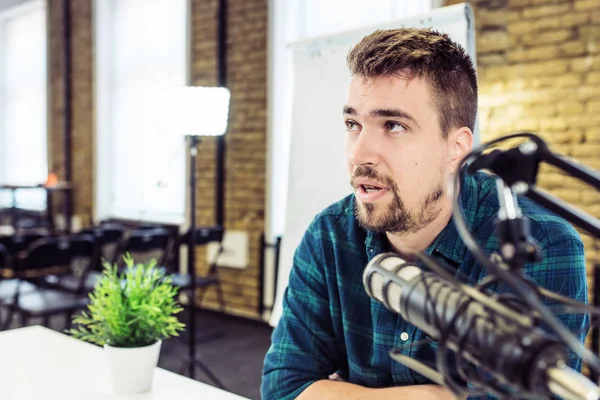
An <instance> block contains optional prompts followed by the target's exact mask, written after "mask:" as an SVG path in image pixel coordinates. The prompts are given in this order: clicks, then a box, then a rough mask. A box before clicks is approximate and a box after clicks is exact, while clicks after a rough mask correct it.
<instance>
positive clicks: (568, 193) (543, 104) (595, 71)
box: [447, 0, 600, 340]
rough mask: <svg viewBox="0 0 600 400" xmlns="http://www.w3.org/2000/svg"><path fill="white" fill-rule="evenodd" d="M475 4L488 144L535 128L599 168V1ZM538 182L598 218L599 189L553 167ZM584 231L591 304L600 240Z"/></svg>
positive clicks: (475, 0) (556, 147)
mask: <svg viewBox="0 0 600 400" xmlns="http://www.w3.org/2000/svg"><path fill="white" fill-rule="evenodd" d="M460 2H462V1H449V2H448V3H447V4H455V3H460ZM469 3H471V5H472V6H473V8H474V11H475V26H476V32H477V36H476V37H477V64H478V65H477V67H478V75H479V85H480V92H479V93H480V101H479V123H480V132H481V135H482V141H484V142H485V141H488V140H491V139H494V138H497V137H500V136H503V135H507V134H509V133H514V132H517V131H532V132H534V133H536V134H538V135H540V136H541V137H542V138H543V139H544V140H545V141H546V142H547V143H548V145H549V146H550V149H551V150H553V151H555V152H557V153H560V154H564V155H567V156H571V157H574V158H575V159H577V160H579V161H580V162H582V163H584V164H586V165H588V166H590V167H593V168H596V169H599V168H600V113H599V110H600V1H597V0H508V1H506V0H472V1H469ZM538 183H539V186H540V187H541V188H543V189H546V190H548V191H549V192H550V193H552V194H554V195H556V196H558V197H559V198H561V199H562V200H565V201H567V202H569V203H570V204H572V205H574V206H575V207H578V208H582V209H583V210H585V211H587V212H589V213H591V214H592V215H593V216H594V217H600V195H599V194H598V192H597V191H596V190H594V189H593V188H591V187H589V186H587V185H585V184H583V183H581V182H580V181H578V180H576V179H574V178H571V177H568V176H565V175H564V174H563V173H561V171H558V170H557V169H554V168H551V167H545V168H543V169H541V171H540V174H539V181H538ZM579 231H580V233H581V234H582V238H583V241H584V244H585V250H586V260H587V263H588V282H589V286H590V300H591V298H592V297H591V294H592V291H591V290H592V288H593V285H594V282H593V280H592V276H591V273H592V266H593V263H598V262H600V242H599V241H598V240H595V239H593V238H591V237H590V236H589V235H587V234H585V232H583V231H581V230H579ZM590 336H591V335H590ZM590 336H588V340H589V339H590Z"/></svg>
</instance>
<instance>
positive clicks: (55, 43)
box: [48, 0, 94, 224]
mask: <svg viewBox="0 0 600 400" xmlns="http://www.w3.org/2000/svg"><path fill="white" fill-rule="evenodd" d="M48 21H49V23H48V30H49V32H48V35H49V41H48V43H49V48H48V58H49V67H50V68H49V73H48V76H49V78H50V82H49V101H50V115H49V118H48V124H49V126H50V138H49V143H48V144H49V153H50V154H49V155H50V157H49V161H50V165H49V171H51V172H55V173H57V174H58V176H59V178H60V179H64V176H65V170H64V158H63V137H64V135H63V110H64V102H63V100H64V99H63V93H64V85H63V50H62V49H63V28H64V22H63V18H62V0H49V1H48ZM70 24H71V25H70V26H71V36H72V39H71V75H72V87H71V93H72V95H71V96H72V97H71V103H72V107H71V116H72V121H71V127H72V148H73V152H72V176H73V183H74V185H75V188H76V189H75V191H74V196H73V214H74V215H77V216H78V217H79V218H80V219H81V221H82V223H84V224H89V223H90V222H91V218H92V204H93V186H92V185H93V162H92V160H93V158H94V151H93V145H92V143H93V141H92V138H93V115H94V113H93V86H92V85H93V76H92V67H93V65H92V64H93V58H92V57H93V51H92V30H91V26H92V5H91V1H90V0H77V1H71V21H70ZM55 197H56V198H55V199H54V203H55V205H59V204H60V202H62V198H61V196H55ZM59 210H60V211H59V212H62V208H61V209H59Z"/></svg>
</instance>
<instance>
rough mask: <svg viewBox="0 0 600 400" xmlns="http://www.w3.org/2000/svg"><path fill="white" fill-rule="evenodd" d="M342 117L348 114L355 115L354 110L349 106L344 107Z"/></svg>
mask: <svg viewBox="0 0 600 400" xmlns="http://www.w3.org/2000/svg"><path fill="white" fill-rule="evenodd" d="M343 111H344V115H346V114H349V115H356V110H355V109H354V108H352V107H350V106H344V110H343Z"/></svg>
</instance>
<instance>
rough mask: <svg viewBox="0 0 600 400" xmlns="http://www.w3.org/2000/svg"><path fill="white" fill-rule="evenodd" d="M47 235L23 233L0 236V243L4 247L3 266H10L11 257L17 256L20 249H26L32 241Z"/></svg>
mask: <svg viewBox="0 0 600 400" xmlns="http://www.w3.org/2000/svg"><path fill="white" fill-rule="evenodd" d="M45 237H48V235H42V234H40V233H25V234H19V235H11V236H0V245H2V246H4V248H5V249H6V254H7V256H8V258H7V261H6V262H7V265H6V266H5V268H11V263H12V262H13V259H14V258H16V257H17V256H18V254H19V253H21V252H22V251H25V250H27V248H28V247H29V246H31V245H32V244H33V243H34V242H37V241H38V240H40V239H43V238H45Z"/></svg>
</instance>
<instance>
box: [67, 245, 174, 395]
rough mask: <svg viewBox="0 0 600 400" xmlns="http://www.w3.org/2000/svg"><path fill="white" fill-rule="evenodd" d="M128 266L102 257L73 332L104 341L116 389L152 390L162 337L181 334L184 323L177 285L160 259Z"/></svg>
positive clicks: (127, 391)
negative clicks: (95, 281)
mask: <svg viewBox="0 0 600 400" xmlns="http://www.w3.org/2000/svg"><path fill="white" fill-rule="evenodd" d="M123 259H124V260H125V268H124V269H123V270H121V271H119V269H118V267H117V266H116V265H110V263H107V262H104V263H103V266H104V271H103V273H102V278H101V279H100V281H99V282H98V284H97V285H96V287H95V288H94V291H93V292H92V293H90V304H89V305H88V307H87V310H85V311H83V312H82V313H81V314H80V315H78V316H76V317H75V318H74V319H73V322H74V323H75V324H78V326H75V327H74V328H73V329H70V330H69V332H70V333H71V335H72V336H73V337H76V338H78V339H82V340H85V341H88V342H91V343H95V344H98V345H100V346H103V347H104V349H105V352H106V354H107V357H108V364H109V369H110V376H111V381H112V386H113V391H114V393H115V394H130V393H141V392H146V391H149V390H151V388H152V381H153V378H154V370H155V369H156V366H157V364H158V357H159V354H160V348H161V344H162V341H163V340H165V339H167V338H169V337H172V336H178V332H179V331H181V330H183V328H184V324H183V323H181V322H179V320H178V319H177V317H176V316H175V314H177V313H179V312H180V311H182V310H183V308H182V307H181V306H180V305H179V304H178V303H177V302H176V300H175V299H176V295H177V288H176V287H174V286H173V285H172V284H171V279H172V278H171V276H170V275H167V274H165V273H163V272H162V271H161V270H159V269H158V268H156V260H151V261H149V262H148V263H145V264H138V265H135V263H134V261H133V259H132V257H131V256H130V255H129V254H127V255H125V256H124V257H123Z"/></svg>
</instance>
